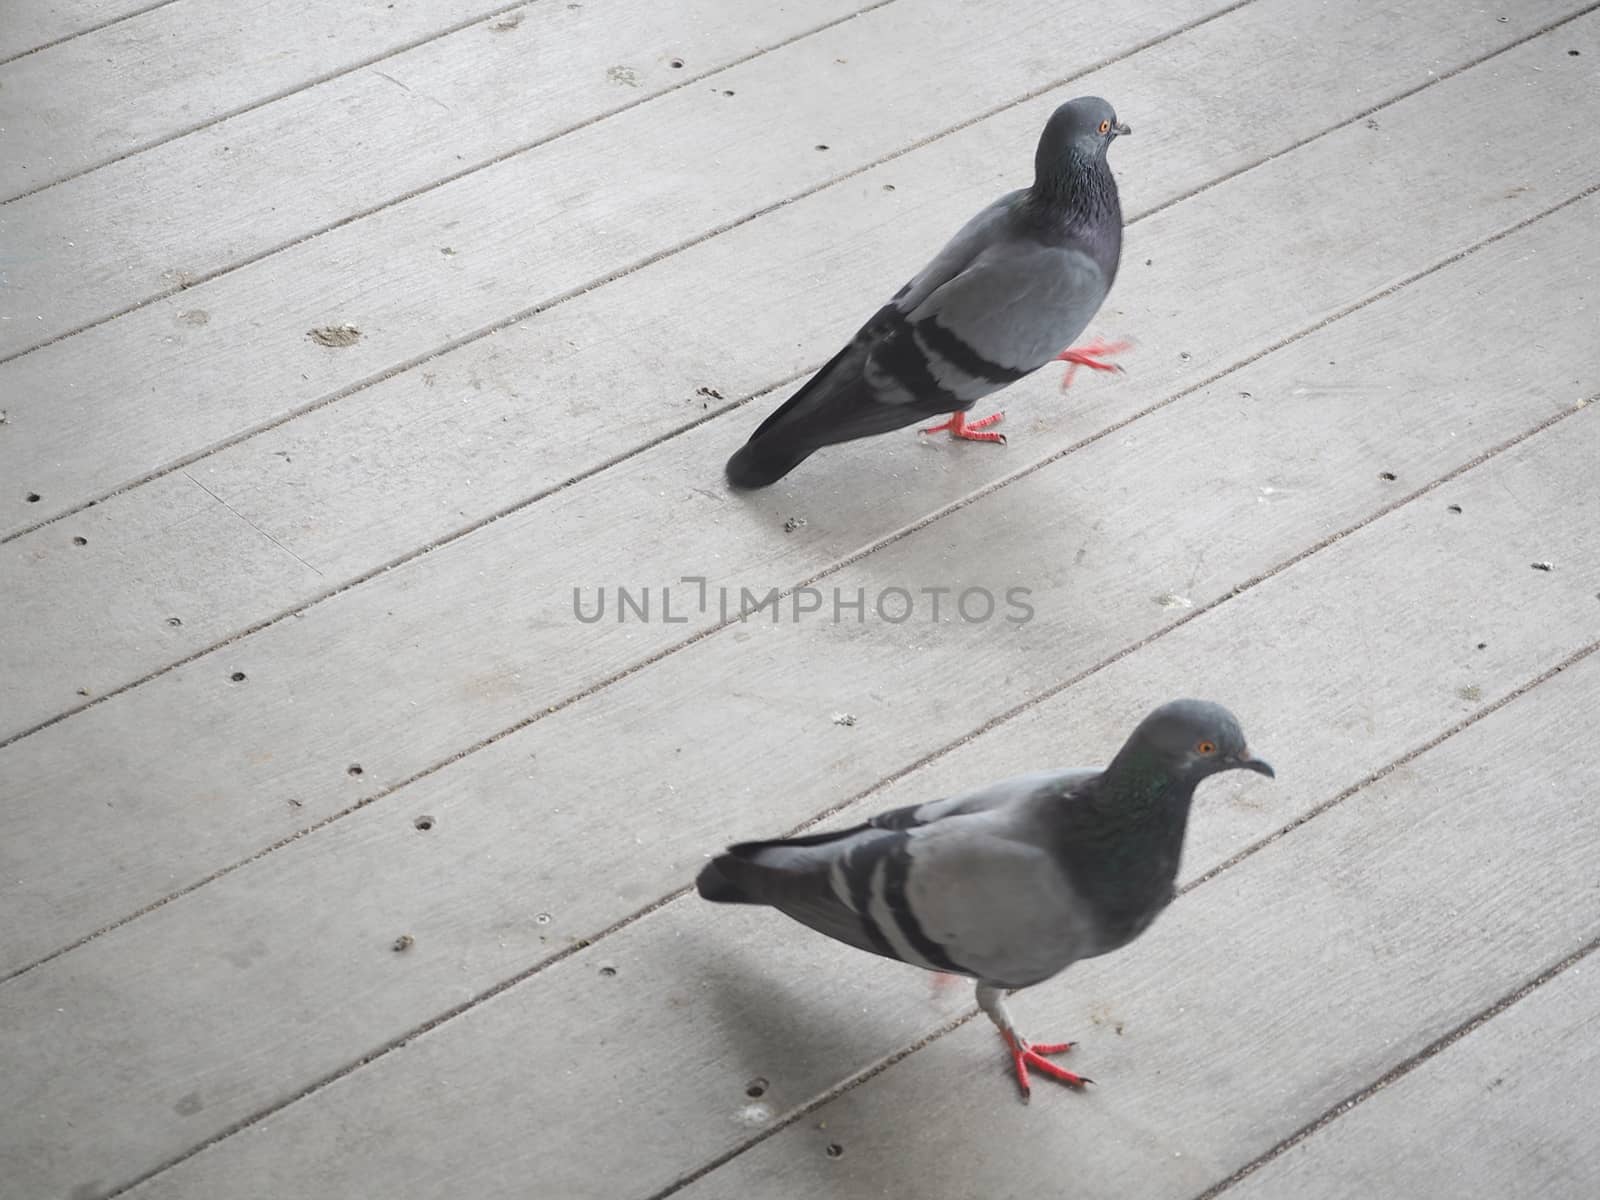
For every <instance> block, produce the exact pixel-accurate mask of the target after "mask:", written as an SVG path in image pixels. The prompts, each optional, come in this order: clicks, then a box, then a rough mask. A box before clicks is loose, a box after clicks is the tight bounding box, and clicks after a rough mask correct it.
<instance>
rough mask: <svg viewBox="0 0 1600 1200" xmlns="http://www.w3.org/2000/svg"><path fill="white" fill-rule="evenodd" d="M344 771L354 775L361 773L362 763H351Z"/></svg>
mask: <svg viewBox="0 0 1600 1200" xmlns="http://www.w3.org/2000/svg"><path fill="white" fill-rule="evenodd" d="M344 773H345V774H346V775H350V776H352V777H353V776H356V775H359V774H361V764H360V763H351V764H350V765H349V766H348V767H346V768H345V769H344Z"/></svg>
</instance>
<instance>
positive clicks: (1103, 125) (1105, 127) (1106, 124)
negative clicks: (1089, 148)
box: [1100, 121, 1111, 134]
mask: <svg viewBox="0 0 1600 1200" xmlns="http://www.w3.org/2000/svg"><path fill="white" fill-rule="evenodd" d="M1100 132H1101V133H1102V134H1106V133H1110V132H1111V122H1110V121H1101V122H1100Z"/></svg>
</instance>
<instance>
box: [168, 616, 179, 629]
mask: <svg viewBox="0 0 1600 1200" xmlns="http://www.w3.org/2000/svg"><path fill="white" fill-rule="evenodd" d="M167 624H168V625H171V626H172V627H173V628H174V629H176V628H177V627H178V626H179V625H182V624H183V618H182V617H168V618H167Z"/></svg>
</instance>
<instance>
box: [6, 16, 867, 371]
mask: <svg viewBox="0 0 1600 1200" xmlns="http://www.w3.org/2000/svg"><path fill="white" fill-rule="evenodd" d="M867 4H868V0H859V2H858V0H791V2H790V3H786V4H781V5H780V4H774V5H762V6H760V7H758V8H754V9H751V10H750V11H749V13H748V15H746V16H745V18H744V19H743V20H739V21H729V20H725V19H722V18H723V17H724V16H725V15H726V13H727V7H728V6H727V3H726V0H675V2H674V3H672V4H661V3H658V2H655V3H649V2H644V0H637V2H632V3H622V4H618V3H609V4H594V3H590V4H571V5H569V4H560V3H545V4H538V5H533V6H530V7H529V8H528V9H526V10H525V15H524V17H523V19H520V20H518V21H517V23H516V24H515V25H514V26H511V27H509V28H508V27H506V26H507V24H508V22H509V21H510V20H511V19H513V18H502V19H500V20H497V21H491V22H489V23H488V24H487V25H473V26H471V27H469V28H467V29H463V30H461V31H459V32H457V33H454V34H450V35H447V36H445V37H441V38H438V39H435V40H432V41H428V42H424V43H423V44H422V45H420V46H418V47H416V48H415V49H413V50H407V51H404V52H402V53H400V54H396V55H394V56H393V57H391V58H387V59H385V60H384V61H383V62H381V63H378V64H376V65H374V66H373V67H371V68H369V69H367V70H362V71H355V72H350V73H347V74H343V75H339V76H336V77H335V78H333V79H330V80H328V81H327V82H325V83H321V84H316V85H314V86H311V87H307V88H304V89H302V90H300V91H297V92H293V93H291V94H290V95H288V96H285V97H284V98H283V99H282V100H279V101H276V102H274V103H271V104H266V105H263V106H262V107H259V108H254V109H251V110H249V111H247V112H244V113H241V114H240V115H239V116H237V117H233V118H230V119H228V120H225V121H220V122H218V123H216V124H213V125H209V126H206V127H205V128H203V129H200V130H197V131H196V132H195V133H193V134H191V135H189V136H186V137H182V138H178V139H176V140H174V141H170V142H167V143H165V144H163V145H160V146H157V147H155V148H154V149H152V150H149V151H147V152H146V153H143V154H138V155H134V156H132V157H129V158H125V159H121V160H119V161H117V162H114V163H109V164H107V165H106V166H104V167H102V168H100V169H99V170H96V171H93V172H91V173H90V174H87V175H83V176H80V177H79V178H76V179H73V180H71V181H68V182H65V183H62V184H59V185H57V186H55V187H52V188H49V189H47V190H46V191H44V192H40V193H38V194H36V195H33V196H30V197H28V198H26V199H23V200H17V201H14V202H13V203H11V204H8V205H6V206H4V207H0V238H4V239H6V240H7V241H11V242H12V243H14V244H15V245H19V246H26V247H27V253H26V254H25V255H22V256H20V257H19V258H18V260H17V261H15V262H13V263H11V264H9V265H8V268H7V282H8V287H7V288H6V289H5V291H4V292H0V357H8V356H10V355H12V354H15V353H19V352H21V351H24V350H26V349H28V348H29V347H31V346H34V345H38V344H39V343H42V342H45V341H48V340H50V339H52V338H56V337H60V336H62V335H63V334H65V333H68V332H70V331H72V330H74V329H78V328H81V327H82V326H83V325H85V324H87V323H90V322H94V321H100V320H104V319H107V318H108V317H110V316H111V315H113V314H116V313H118V312H121V311H124V310H125V309H127V308H128V307H130V306H132V305H136V304H139V303H141V302H143V301H146V300H149V299H150V298H152V297H155V296H160V295H168V294H171V293H174V292H176V291H177V290H178V289H179V287H181V286H185V285H192V284H193V283H194V282H197V281H199V280H201V279H204V278H207V277H208V276H210V275H212V274H215V273H216V272H218V271H223V270H227V269H228V268H230V267H233V266H236V265H238V264H239V263H241V262H244V261H246V260H248V259H253V258H256V257H259V256H261V255H263V254H267V253H270V252H271V251H272V250H273V249H274V248H275V247H280V246H283V245H285V244H287V243H290V242H293V241H296V240H298V239H301V238H304V237H307V236H309V235H311V234H313V233H315V232H316V231H318V230H323V229H326V228H328V227H329V226H331V225H334V224H336V223H339V222H342V221H346V220H350V219H352V218H353V217H355V216H357V215H359V214H361V213H363V212H367V211H370V210H372V209H374V208H377V207H380V206H382V205H384V204H387V203H392V202H394V201H396V200H399V199H403V198H404V197H406V196H407V195H409V194H411V193H413V192H415V191H417V190H419V189H423V188H427V187H430V186H432V185H434V184H436V183H438V182H439V181H440V180H443V179H446V178H449V177H453V176H457V175H461V174H464V173H466V172H468V171H471V170H473V169H476V168H479V167H482V166H483V165H485V164H486V163H489V162H492V161H494V160H495V159H497V158H500V157H502V156H504V155H506V154H509V153H512V152H515V151H517V150H518V149H519V148H526V147H527V146H529V145H531V144H532V143H534V142H536V141H539V140H541V139H544V138H549V137H555V136H559V135H560V134H561V133H562V132H564V131H569V130H571V129H573V128H574V127H577V126H580V125H583V124H585V123H587V122H589V121H593V120H596V119H598V118H600V117H602V116H604V115H605V114H607V113H610V112H615V111H617V110H618V109H621V108H624V107H628V106H631V105H634V104H637V103H640V102H642V101H644V100H647V99H649V98H651V97H654V96H659V95H661V94H662V93H663V92H666V91H669V90H671V89H672V88H674V87H677V86H680V85H685V84H687V83H688V81H689V80H700V79H702V78H703V77H704V76H705V75H706V74H707V73H709V72H714V71H717V70H720V69H722V68H724V67H726V66H728V64H729V63H731V62H734V61H736V60H738V59H741V58H743V57H746V56H748V55H751V54H753V53H757V52H759V51H760V50H761V49H762V48H764V47H768V46H771V45H773V44H775V43H778V42H782V41H785V40H787V39H789V38H792V37H796V36H801V35H803V34H804V33H805V32H806V31H808V30H811V29H815V28H816V27H818V26H820V25H824V24H827V23H828V22H830V21H835V20H839V19H841V18H844V17H847V16H848V15H849V14H850V13H851V12H853V11H855V10H856V9H857V8H860V7H866V6H867ZM674 61H677V62H680V63H682V64H683V65H682V66H681V67H674V66H673V65H672V63H673V62H674ZM689 86H693V87H700V86H702V85H700V84H698V83H696V84H692V85H689ZM703 86H704V88H705V89H706V90H707V91H710V92H711V93H712V94H714V95H717V96H719V97H721V98H722V99H723V100H724V101H725V102H726V101H728V100H737V93H735V95H734V96H732V97H728V96H723V94H722V93H723V91H724V90H725V89H723V88H715V89H713V88H712V86H711V82H710V81H707V82H706V83H705V84H704V85H703ZM761 102H762V101H761V98H760V97H759V96H753V97H747V98H746V99H745V100H744V101H743V103H745V104H752V103H753V104H758V105H759V104H760V103H761ZM713 111H714V110H713ZM704 115H706V116H709V112H707V113H705V114H704ZM636 152H637V151H636V147H628V146H618V147H617V148H616V149H615V150H613V151H612V153H611V155H610V156H607V158H606V161H607V162H608V163H617V162H622V161H626V160H627V158H628V157H630V156H633V155H635V154H636ZM642 161H643V164H645V165H647V164H648V162H649V159H648V157H645V158H644V159H643V160H642ZM596 165H599V164H598V163H597V164H596ZM288 180H293V183H294V186H292V187H286V186H284V185H285V182H286V181H288ZM464 207H465V208H467V209H469V210H471V208H472V206H471V205H470V204H468V205H464ZM464 216H465V218H466V220H467V221H468V222H471V221H473V220H475V219H481V218H482V216H483V214H482V213H481V212H476V211H468V212H467V213H465V214H464ZM440 298H441V299H446V298H447V297H440ZM189 311H193V309H190V310H189Z"/></svg>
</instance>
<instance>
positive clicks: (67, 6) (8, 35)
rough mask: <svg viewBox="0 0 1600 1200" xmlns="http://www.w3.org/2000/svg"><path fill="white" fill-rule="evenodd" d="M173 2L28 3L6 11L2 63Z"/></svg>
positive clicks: (96, 0) (1, 34)
mask: <svg viewBox="0 0 1600 1200" xmlns="http://www.w3.org/2000/svg"><path fill="white" fill-rule="evenodd" d="M170 3H172V0H24V2H23V3H20V4H18V3H12V4H10V5H8V6H7V8H6V19H5V22H4V23H3V24H0V63H4V62H5V61H6V60H8V59H11V58H15V57H17V56H18V55H21V54H27V53H29V52H30V51H33V50H37V49H39V47H41V46H48V45H50V44H51V43H53V42H59V41H61V40H63V39H64V38H69V37H74V36H76V35H77V34H80V33H84V32H87V31H88V30H90V29H98V28H99V27H100V26H102V25H109V24H110V23H111V22H113V21H119V20H123V19H125V18H127V17H129V16H132V15H134V14H137V13H139V12H142V11H144V10H146V9H151V8H158V7H160V6H161V5H162V4H170Z"/></svg>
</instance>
